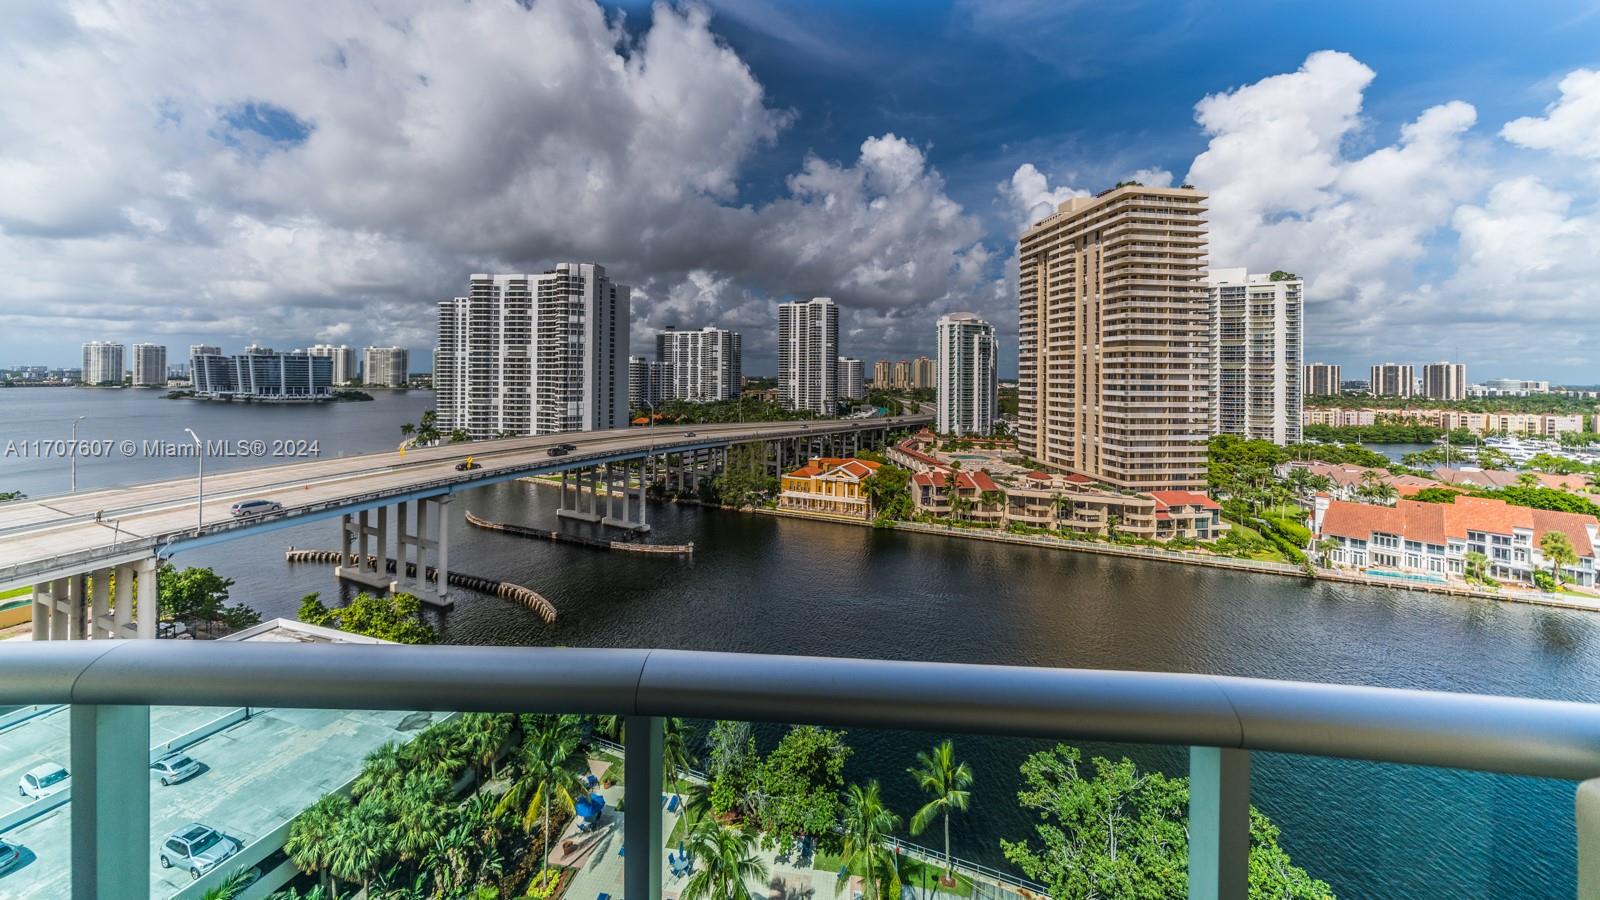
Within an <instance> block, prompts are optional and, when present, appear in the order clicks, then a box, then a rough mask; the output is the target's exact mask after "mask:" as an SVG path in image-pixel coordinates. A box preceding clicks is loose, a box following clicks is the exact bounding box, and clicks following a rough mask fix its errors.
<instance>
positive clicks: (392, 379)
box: [361, 347, 411, 388]
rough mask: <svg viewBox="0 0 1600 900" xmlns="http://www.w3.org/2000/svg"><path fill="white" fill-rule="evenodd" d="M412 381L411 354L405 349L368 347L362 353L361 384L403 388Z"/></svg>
mask: <svg viewBox="0 0 1600 900" xmlns="http://www.w3.org/2000/svg"><path fill="white" fill-rule="evenodd" d="M410 379H411V354H410V353H408V352H407V351H406V348H404V347H367V348H365V349H363V350H362V351H361V383H362V384H363V385H365V386H367V387H389V388H403V387H405V386H406V383H407V382H408V381H410Z"/></svg>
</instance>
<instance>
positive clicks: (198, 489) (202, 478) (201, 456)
mask: <svg viewBox="0 0 1600 900" xmlns="http://www.w3.org/2000/svg"><path fill="white" fill-rule="evenodd" d="M184 431H187V432H189V437H192V438H194V451H195V452H194V456H195V459H197V460H199V462H200V471H199V473H198V474H196V476H195V501H194V524H195V527H196V528H203V527H205V524H206V445H205V444H204V443H202V442H201V440H200V436H199V435H198V434H195V433H194V429H193V428H185V429H184Z"/></svg>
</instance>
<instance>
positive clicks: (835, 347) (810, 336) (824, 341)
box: [778, 297, 839, 416]
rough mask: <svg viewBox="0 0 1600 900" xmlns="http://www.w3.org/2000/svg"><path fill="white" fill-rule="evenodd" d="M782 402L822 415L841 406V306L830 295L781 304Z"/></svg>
mask: <svg viewBox="0 0 1600 900" xmlns="http://www.w3.org/2000/svg"><path fill="white" fill-rule="evenodd" d="M778 402H779V403H781V404H782V405H783V408H784V409H809V410H811V411H812V412H814V413H816V414H817V415H819V416H831V415H833V414H834V413H836V412H837V411H838V409H839V307H837V306H835V305H834V302H833V301H832V300H830V299H829V298H827V297H817V298H814V299H812V300H809V301H806V302H795V303H780V304H778Z"/></svg>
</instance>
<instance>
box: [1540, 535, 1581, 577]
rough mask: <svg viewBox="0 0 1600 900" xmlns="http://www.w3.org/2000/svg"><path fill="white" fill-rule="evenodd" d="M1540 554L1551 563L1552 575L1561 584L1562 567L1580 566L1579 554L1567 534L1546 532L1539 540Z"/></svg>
mask: <svg viewBox="0 0 1600 900" xmlns="http://www.w3.org/2000/svg"><path fill="white" fill-rule="evenodd" d="M1539 552H1540V553H1542V554H1544V558H1545V559H1546V560H1547V561H1549V563H1550V574H1551V576H1552V577H1554V578H1555V580H1556V584H1560V583H1561V582H1562V581H1564V580H1565V579H1563V578H1562V577H1561V567H1562V566H1575V565H1577V564H1578V553H1577V551H1576V550H1573V549H1572V541H1571V540H1570V539H1568V537H1567V536H1566V534H1565V533H1563V532H1560V531H1546V532H1545V533H1544V534H1543V535H1542V536H1541V537H1540V538H1539Z"/></svg>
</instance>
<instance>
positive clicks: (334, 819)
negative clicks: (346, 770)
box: [283, 794, 351, 898]
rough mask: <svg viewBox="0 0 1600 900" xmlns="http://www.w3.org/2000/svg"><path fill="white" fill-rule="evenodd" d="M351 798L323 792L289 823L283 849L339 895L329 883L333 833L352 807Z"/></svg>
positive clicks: (333, 892) (299, 867) (296, 862)
mask: <svg viewBox="0 0 1600 900" xmlns="http://www.w3.org/2000/svg"><path fill="white" fill-rule="evenodd" d="M350 806H351V803H350V798H349V797H346V796H345V795H343V794H324V795H323V797H322V799H320V800H318V801H317V802H315V803H313V804H311V805H310V806H308V807H306V809H305V810H304V811H302V812H301V813H300V815H298V816H295V817H294V821H292V822H290V823H289V837H288V839H287V840H285V841H284V844H283V850H284V852H285V853H287V854H288V856H289V859H290V860H291V861H292V862H293V863H294V866H295V868H297V869H299V870H300V871H301V872H302V873H303V874H306V875H316V876H318V877H319V878H320V879H321V881H322V885H323V886H324V887H325V888H327V889H328V890H329V892H330V893H332V894H333V896H334V897H335V898H337V897H338V890H337V888H336V886H335V885H332V884H330V883H329V878H330V877H331V876H332V871H331V870H332V867H333V847H334V836H335V834H336V833H337V832H338V831H339V829H340V827H341V825H342V824H343V822H344V819H345V815H346V814H347V813H349V811H350Z"/></svg>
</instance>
